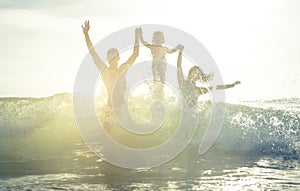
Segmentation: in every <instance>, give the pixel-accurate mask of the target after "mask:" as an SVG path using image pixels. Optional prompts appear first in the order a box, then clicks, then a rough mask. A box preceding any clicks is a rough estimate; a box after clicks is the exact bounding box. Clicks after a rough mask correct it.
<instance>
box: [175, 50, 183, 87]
mask: <svg viewBox="0 0 300 191" xmlns="http://www.w3.org/2000/svg"><path fill="white" fill-rule="evenodd" d="M183 48H184V47H183V46H182V45H181V46H180V47H179V54H178V58H177V80H178V85H179V88H182V86H183V81H184V77H183V72H182V66H181V63H182V51H183Z"/></svg>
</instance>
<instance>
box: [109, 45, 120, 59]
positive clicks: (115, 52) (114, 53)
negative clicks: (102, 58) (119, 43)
mask: <svg viewBox="0 0 300 191" xmlns="http://www.w3.org/2000/svg"><path fill="white" fill-rule="evenodd" d="M117 55H119V51H118V50H117V49H115V48H111V49H109V50H108V51H107V57H106V58H107V61H110V60H111V59H113V58H114V57H115V56H117Z"/></svg>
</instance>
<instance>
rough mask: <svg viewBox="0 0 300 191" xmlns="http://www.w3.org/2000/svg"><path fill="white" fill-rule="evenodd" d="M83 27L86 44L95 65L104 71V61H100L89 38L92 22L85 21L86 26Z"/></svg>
mask: <svg viewBox="0 0 300 191" xmlns="http://www.w3.org/2000/svg"><path fill="white" fill-rule="evenodd" d="M81 27H82V30H83V34H84V37H85V42H86V45H87V47H88V49H89V51H90V54H91V55H92V57H93V60H94V63H95V65H96V66H97V68H98V69H99V70H100V71H102V70H103V69H104V68H105V67H106V65H105V64H104V63H103V62H102V60H101V59H100V57H99V55H98V54H97V53H96V51H95V49H94V46H93V44H92V42H91V39H90V37H89V34H88V32H89V30H90V22H89V21H85V22H84V26H81Z"/></svg>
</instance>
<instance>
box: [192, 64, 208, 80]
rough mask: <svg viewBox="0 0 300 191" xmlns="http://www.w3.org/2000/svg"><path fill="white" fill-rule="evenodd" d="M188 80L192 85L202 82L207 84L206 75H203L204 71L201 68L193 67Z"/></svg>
mask: <svg viewBox="0 0 300 191" xmlns="http://www.w3.org/2000/svg"><path fill="white" fill-rule="evenodd" d="M188 80H190V81H191V82H192V83H196V82H197V81H198V82H201V83H206V82H207V79H206V77H205V74H204V73H203V71H202V69H201V68H200V67H199V66H193V67H192V68H191V69H190V70H189V73H188Z"/></svg>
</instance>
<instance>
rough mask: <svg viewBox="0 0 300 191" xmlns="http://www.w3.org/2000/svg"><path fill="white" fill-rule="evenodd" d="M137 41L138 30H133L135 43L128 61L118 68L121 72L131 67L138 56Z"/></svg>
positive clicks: (138, 47)
mask: <svg viewBox="0 0 300 191" xmlns="http://www.w3.org/2000/svg"><path fill="white" fill-rule="evenodd" d="M139 49H140V46H139V39H138V29H135V41H134V48H133V53H132V55H131V56H130V57H129V58H128V60H127V61H126V62H125V63H124V64H122V65H121V66H120V70H121V72H123V71H125V70H127V68H129V67H130V66H131V65H133V63H134V61H135V60H136V58H137V57H138V55H139Z"/></svg>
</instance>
